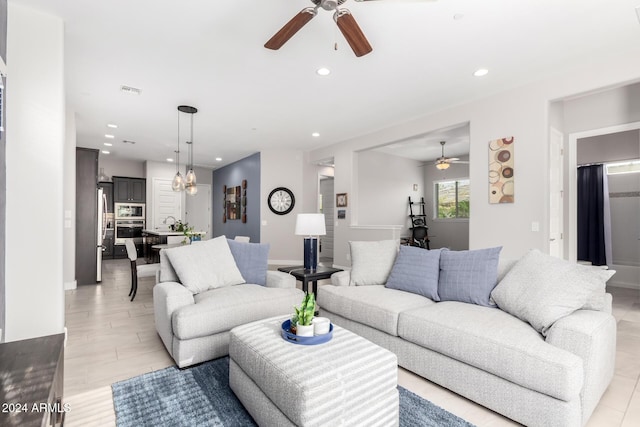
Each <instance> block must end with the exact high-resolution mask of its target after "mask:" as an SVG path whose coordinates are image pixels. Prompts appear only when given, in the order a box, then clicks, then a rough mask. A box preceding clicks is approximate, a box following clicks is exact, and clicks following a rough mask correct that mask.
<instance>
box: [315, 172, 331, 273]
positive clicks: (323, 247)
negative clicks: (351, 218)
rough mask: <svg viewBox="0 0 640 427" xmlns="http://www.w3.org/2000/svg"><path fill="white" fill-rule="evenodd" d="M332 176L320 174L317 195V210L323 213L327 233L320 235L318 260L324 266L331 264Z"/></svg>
mask: <svg viewBox="0 0 640 427" xmlns="http://www.w3.org/2000/svg"><path fill="white" fill-rule="evenodd" d="M333 194H334V193H333V177H332V176H323V175H320V191H319V197H318V212H320V213H323V214H324V220H325V226H326V229H327V234H325V235H324V236H320V251H319V252H320V262H321V263H322V264H323V265H325V266H329V267H331V266H333V232H334V231H333V226H334V207H335V203H334V196H333Z"/></svg>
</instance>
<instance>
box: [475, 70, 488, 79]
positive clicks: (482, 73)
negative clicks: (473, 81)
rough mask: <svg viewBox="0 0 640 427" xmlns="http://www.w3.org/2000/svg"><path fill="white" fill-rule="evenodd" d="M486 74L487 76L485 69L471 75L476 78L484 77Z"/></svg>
mask: <svg viewBox="0 0 640 427" xmlns="http://www.w3.org/2000/svg"><path fill="white" fill-rule="evenodd" d="M487 74H489V70H487V69H486V68H479V69H477V70H476V71H475V72H474V73H473V75H474V76H476V77H482V76H486V75H487Z"/></svg>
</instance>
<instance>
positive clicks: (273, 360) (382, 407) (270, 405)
mask: <svg viewBox="0 0 640 427" xmlns="http://www.w3.org/2000/svg"><path fill="white" fill-rule="evenodd" d="M285 320H286V318H281V317H279V318H272V319H267V320H261V321H258V322H254V323H249V324H247V325H243V326H238V327H236V328H234V329H232V330H231V343H230V345H229V357H230V359H231V360H230V362H229V383H230V385H231V389H232V390H233V392H234V393H235V394H236V396H238V398H239V399H240V401H241V402H242V404H243V405H244V407H245V408H246V409H247V411H249V413H250V414H251V416H252V417H253V419H254V420H255V421H256V422H257V423H258V425H260V426H278V427H281V426H293V425H297V426H332V427H333V426H349V427H352V426H397V425H398V424H399V411H398V405H399V400H398V389H397V381H398V363H397V359H396V355H395V354H393V353H391V352H390V351H388V350H385V349H383V348H382V347H379V346H377V345H375V344H373V343H372V342H370V341H367V340H366V339H364V338H362V337H360V336H358V335H355V334H354V333H352V332H350V331H347V330H346V329H342V328H340V327H339V326H336V325H334V330H333V338H332V339H331V341H329V342H327V343H324V344H319V345H312V346H305V345H298V344H293V343H291V342H287V341H285V340H284V339H282V337H281V335H280V328H281V326H280V325H281V324H282V322H283V321H285Z"/></svg>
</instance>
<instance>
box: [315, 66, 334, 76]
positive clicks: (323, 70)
mask: <svg viewBox="0 0 640 427" xmlns="http://www.w3.org/2000/svg"><path fill="white" fill-rule="evenodd" d="M316 73H317V74H318V75H319V76H328V75H329V74H331V70H330V69H328V68H326V67H322V68H318V69H317V70H316Z"/></svg>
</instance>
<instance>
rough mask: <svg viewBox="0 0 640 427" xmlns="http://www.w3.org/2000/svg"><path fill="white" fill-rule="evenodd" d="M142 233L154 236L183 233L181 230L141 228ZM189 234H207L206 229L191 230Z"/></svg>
mask: <svg viewBox="0 0 640 427" xmlns="http://www.w3.org/2000/svg"><path fill="white" fill-rule="evenodd" d="M142 232H143V233H147V234H152V235H154V236H182V235H184V233H183V232H182V231H171V230H142ZM191 234H202V235H204V234H207V232H206V231H192V232H191Z"/></svg>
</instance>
